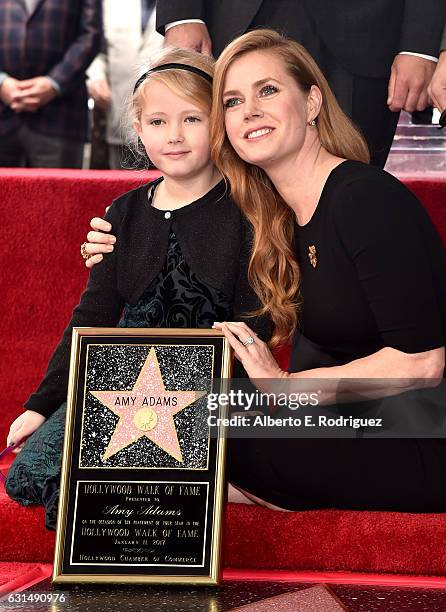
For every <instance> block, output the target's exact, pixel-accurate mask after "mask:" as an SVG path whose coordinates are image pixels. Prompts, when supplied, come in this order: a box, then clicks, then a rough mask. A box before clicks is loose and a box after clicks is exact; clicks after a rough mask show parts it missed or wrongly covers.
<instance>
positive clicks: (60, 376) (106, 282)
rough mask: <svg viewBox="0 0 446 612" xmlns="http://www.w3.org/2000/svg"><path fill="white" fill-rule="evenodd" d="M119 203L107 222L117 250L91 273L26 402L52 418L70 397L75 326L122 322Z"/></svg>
mask: <svg viewBox="0 0 446 612" xmlns="http://www.w3.org/2000/svg"><path fill="white" fill-rule="evenodd" d="M120 208H122V206H121V207H120V206H119V203H114V204H112V206H111V207H110V209H109V211H108V212H107V214H106V216H105V219H106V220H107V221H109V222H110V223H111V224H112V227H113V232H114V233H115V234H116V235H117V236H118V240H117V242H116V245H115V249H114V251H113V252H112V253H109V254H105V255H104V259H103V261H102V262H101V263H100V264H98V265H96V266H94V268H93V269H92V270H91V273H90V277H89V280H88V283H87V287H86V289H85V291H84V292H83V294H82V296H81V299H80V303H79V304H78V305H77V306H76V308H75V309H74V311H73V314H72V317H71V321H70V322H69V324H68V326H67V328H66V329H65V331H64V333H63V336H62V338H61V340H60V342H59V344H58V345H57V347H56V349H55V351H54V353H53V355H52V356H51V359H50V361H49V364H48V368H47V371H46V374H45V376H44V378H43V380H42V382H41V383H40V385H39V387H38V389H37V391H36V392H35V393H33V394H32V395H31V396H30V398H29V399H28V401H27V402H26V403H25V408H26V409H28V410H34V411H35V412H39V413H40V414H42V415H43V416H45V417H48V416H50V415H51V414H52V413H53V412H55V410H57V408H58V407H59V406H60V404H62V403H63V402H64V401H65V400H66V398H67V390H68V374H69V365H70V353H71V334H72V330H73V327H113V326H115V325H116V324H117V323H118V321H119V317H120V315H121V312H122V308H123V306H124V300H123V299H122V298H121V296H120V295H119V293H118V291H117V288H116V286H117V282H116V280H117V279H116V257H117V249H118V248H119V247H118V245H119V228H120V223H121V217H120V214H119V213H120V210H119V209H120Z"/></svg>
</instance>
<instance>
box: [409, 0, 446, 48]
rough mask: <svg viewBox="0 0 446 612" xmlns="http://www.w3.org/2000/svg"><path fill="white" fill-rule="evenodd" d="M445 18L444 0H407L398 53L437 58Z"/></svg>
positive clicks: (445, 4) (445, 7)
mask: <svg viewBox="0 0 446 612" xmlns="http://www.w3.org/2000/svg"><path fill="white" fill-rule="evenodd" d="M445 18H446V2H445V1H444V0H424V1H423V2H420V0H405V2H404V18H403V23H402V28H401V38H400V46H399V49H398V51H411V52H412V53H424V54H426V55H432V56H434V57H437V56H438V49H439V47H440V40H441V35H442V31H443V26H444V23H445Z"/></svg>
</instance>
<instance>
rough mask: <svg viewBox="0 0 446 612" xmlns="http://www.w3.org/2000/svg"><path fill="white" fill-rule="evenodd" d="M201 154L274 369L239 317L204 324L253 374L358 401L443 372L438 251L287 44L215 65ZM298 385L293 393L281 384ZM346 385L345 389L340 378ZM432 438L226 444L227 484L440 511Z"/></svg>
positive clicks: (284, 502)
mask: <svg viewBox="0 0 446 612" xmlns="http://www.w3.org/2000/svg"><path fill="white" fill-rule="evenodd" d="M211 142H212V149H213V158H214V161H215V163H216V165H217V167H219V169H220V170H221V171H222V173H223V174H224V175H225V176H226V178H227V179H229V182H230V184H231V196H232V197H233V199H234V200H235V201H236V202H237V204H238V205H239V206H240V208H241V210H242V211H243V212H244V213H245V215H246V216H247V218H248V220H249V221H250V223H251V224H252V226H253V230H254V241H253V248H252V255H251V260H250V268H249V280H250V282H251V285H252V287H253V288H254V290H255V291H256V293H257V296H258V298H259V300H260V303H261V304H262V307H261V312H263V313H268V314H269V315H270V316H271V318H272V320H273V322H274V324H275V334H274V336H273V338H272V340H271V342H270V347H274V346H277V345H279V344H282V343H283V342H286V341H288V340H290V339H292V344H293V348H292V356H291V363H290V372H284V371H282V370H281V369H280V368H279V366H278V365H277V363H276V361H275V360H274V358H273V357H272V355H271V353H270V350H269V347H268V346H267V345H266V344H265V343H263V342H262V341H261V340H260V339H258V338H257V336H256V335H255V334H254V333H253V332H252V331H251V329H250V328H249V327H248V326H246V325H245V324H243V323H217V324H215V327H217V328H219V329H221V330H222V331H223V332H224V333H225V335H226V336H227V338H228V340H229V342H230V343H231V345H232V346H233V348H234V350H235V353H236V355H237V357H238V358H239V359H240V360H241V362H242V364H243V366H244V368H245V369H246V371H247V372H248V374H249V376H250V378H251V379H252V380H253V381H257V383H258V386H260V387H261V388H262V389H264V390H268V389H270V388H272V387H273V386H274V384H275V382H276V381H277V380H280V381H281V382H283V381H284V382H285V383H286V384H287V385H288V386H289V388H291V389H294V388H295V386H296V385H299V382H302V384H303V386H304V389H305V387H306V388H307V390H308V381H309V380H311V379H315V380H317V381H318V385H319V384H320V383H321V379H323V380H324V383H325V384H324V388H323V394H322V401H323V403H326V404H330V403H333V402H335V401H336V399H337V392H338V389H339V381H340V380H341V379H361V385H360V389H361V393H364V390H365V391H366V392H367V397H369V398H374V397H383V396H392V395H396V394H398V393H401V391H407V390H410V389H415V388H417V387H420V386H435V385H436V384H438V382H439V381H440V380H441V378H442V376H443V372H444V344H445V328H446V289H445V287H446V286H445V283H444V279H445V271H446V263H445V254H444V250H443V248H442V246H441V243H440V240H439V237H438V236H437V234H436V232H435V230H434V228H433V226H432V224H431V223H430V221H429V219H428V217H427V215H426V213H425V211H424V210H423V208H422V206H421V205H420V203H419V202H418V201H417V200H416V198H415V197H414V196H413V195H412V194H411V193H410V192H409V191H408V190H407V189H406V188H405V187H404V186H403V185H402V184H401V183H399V182H398V181H397V180H396V179H394V178H393V177H391V176H390V175H388V174H386V173H385V172H382V171H380V170H378V169H376V168H372V167H370V166H368V165H367V163H366V162H367V161H368V153H367V149H366V146H365V144H364V141H363V139H362V137H361V136H360V134H359V133H358V132H357V131H356V130H355V128H354V126H353V125H352V124H351V123H350V121H349V120H348V119H347V117H345V115H344V114H343V113H342V111H341V110H340V108H339V106H338V104H337V102H336V100H335V98H334V97H333V94H332V93H331V91H330V89H329V87H328V85H327V83H326V80H325V79H324V77H323V75H322V74H321V72H320V70H319V68H318V67H317V65H316V64H315V63H314V61H313V60H312V58H311V57H310V56H309V55H308V53H307V52H306V51H305V50H304V49H303V48H302V47H301V46H300V45H298V44H297V43H295V42H292V41H288V40H286V39H284V38H283V37H281V36H280V35H279V34H277V33H275V32H273V31H269V30H258V31H254V32H250V33H248V34H245V35H244V36H241V37H240V38H238V39H236V40H235V41H234V42H233V43H231V44H230V45H228V47H227V48H226V49H225V51H224V52H223V53H222V55H221V56H220V58H219V60H218V61H217V65H216V72H215V78H214V100H213V112H212V117H211ZM297 388H301V387H297ZM347 391H348V392H351V391H353V392H354V391H355V385H350V386H349V388H348V389H347ZM445 446H446V445H445V443H444V441H443V440H435V439H430V440H418V439H314V438H313V439H256V440H253V439H230V440H229V460H228V471H229V480H230V482H231V483H233V484H235V485H236V486H237V487H238V488H239V489H240V490H242V491H244V492H245V493H246V494H247V495H248V496H249V497H250V498H251V499H253V500H255V501H257V502H259V503H268V504H269V505H273V506H274V507H278V508H282V509H287V510H298V509H305V508H321V507H338V508H350V509H363V508H364V509H365V508H366V509H381V510H384V509H387V510H399V511H440V510H441V511H444V510H445V508H446V488H445V487H444V486H443V481H444V476H445V473H446V453H445V450H446V448H445Z"/></svg>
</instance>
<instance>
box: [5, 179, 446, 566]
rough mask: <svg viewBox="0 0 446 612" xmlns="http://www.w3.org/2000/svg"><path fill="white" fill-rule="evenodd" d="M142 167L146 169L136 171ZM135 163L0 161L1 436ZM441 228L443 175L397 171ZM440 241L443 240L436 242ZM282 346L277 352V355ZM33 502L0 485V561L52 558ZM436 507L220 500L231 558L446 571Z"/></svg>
mask: <svg viewBox="0 0 446 612" xmlns="http://www.w3.org/2000/svg"><path fill="white" fill-rule="evenodd" d="M146 176H147V175H146ZM146 176H144V175H142V174H138V173H125V172H100V171H94V172H88V171H83V172H77V171H53V170H48V171H41V170H36V171H27V172H24V171H23V170H20V169H17V170H0V192H1V194H2V197H1V199H0V209H1V215H2V218H3V224H2V226H1V232H2V233H1V234H0V238H1V242H0V244H1V245H2V251H1V254H0V258H1V259H0V278H1V287H2V304H3V308H2V313H1V315H2V316H1V317H0V334H1V338H2V345H1V349H0V351H1V352H0V359H1V364H2V376H1V380H0V397H2V398H3V399H4V400H6V401H4V402H3V404H2V419H1V422H0V440H1V442H0V444H4V443H5V441H6V434H7V431H8V430H9V425H10V422H11V421H12V420H13V418H15V416H17V415H18V414H19V413H20V412H21V410H22V408H21V406H22V404H23V401H24V400H25V399H26V398H27V396H28V394H29V393H30V391H32V390H33V388H34V387H35V386H36V384H37V383H38V381H39V379H40V378H41V376H42V375H43V373H44V370H45V366H46V363H47V360H48V357H49V355H50V354H51V351H52V349H53V347H54V344H55V342H56V341H57V339H58V338H59V336H60V334H61V332H62V330H63V328H64V326H65V325H66V323H67V321H68V317H69V313H70V311H71V309H72V308H73V306H74V305H75V304H76V302H77V300H78V298H79V294H80V292H81V289H82V287H83V285H84V284H85V281H86V278H87V271H86V269H85V268H84V267H83V264H82V261H81V259H80V256H79V245H80V243H81V242H83V240H84V239H85V234H86V231H87V226H88V221H89V219H90V218H91V217H92V216H93V215H102V213H103V210H104V207H105V205H106V204H108V203H110V201H111V200H112V198H113V197H115V196H117V195H118V194H120V193H123V192H124V191H126V190H128V189H129V188H132V187H134V186H136V185H138V184H141V182H143V181H145V180H147V179H146ZM408 185H409V186H410V187H411V188H412V189H413V190H414V191H415V192H416V193H417V195H418V196H419V197H420V199H421V200H422V201H423V203H424V204H425V206H426V208H427V210H428V212H429V214H430V215H431V217H432V219H433V221H434V223H435V224H436V226H437V228H438V229H439V231H440V232H441V234H442V237H443V239H445V238H446V208H445V207H444V201H445V194H446V181H436V182H429V181H424V180H416V181H408ZM445 242H446V240H445ZM286 359H287V352H286V351H285V352H284V354H283V355H282V362H285V361H286ZM43 524H44V522H43V509H42V508H30V507H27V508H24V507H22V506H19V505H18V504H16V503H14V502H12V501H11V500H9V499H8V498H7V497H6V494H5V493H4V491H3V487H1V486H0V525H1V528H2V536H1V544H0V561H20V562H23V563H25V562H33V561H38V562H51V561H52V556H53V546H54V534H53V533H50V532H47V531H45V529H44V527H43ZM445 538H446V514H445V515H438V514H429V515H428V514H419V515H417V514H402V513H386V512H374V513H372V512H345V511H337V510H330V511H313V512H293V513H280V512H273V511H271V510H266V509H262V508H258V507H253V506H248V505H240V504H237V505H233V504H230V505H229V507H228V510H227V517H226V529H225V546H224V563H225V566H226V567H228V568H229V567H230V568H253V569H259V570H260V569H282V570H299V571H300V570H306V571H310V570H319V571H325V572H333V571H345V572H352V571H361V572H388V573H395V574H420V575H427V576H446V548H445V547H444V546H443V543H444V541H445Z"/></svg>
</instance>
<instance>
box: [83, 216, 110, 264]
mask: <svg viewBox="0 0 446 612" xmlns="http://www.w3.org/2000/svg"><path fill="white" fill-rule="evenodd" d="M90 226H91V227H92V229H93V231H92V232H88V234H87V240H88V242H87V243H86V244H85V250H86V252H87V253H89V254H90V255H92V257H90V258H89V259H87V260H86V261H85V265H86V266H87V268H92V267H93V266H94V265H95V264H97V263H99V262H100V261H102V259H103V255H102V253H111V252H112V251H113V245H114V244H115V242H116V236H113V234H108V233H106V232H110V231H111V229H112V226H111V225H110V223H108V221H105V220H104V219H101V218H100V217H94V218H93V219H92V220H91V221H90Z"/></svg>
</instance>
